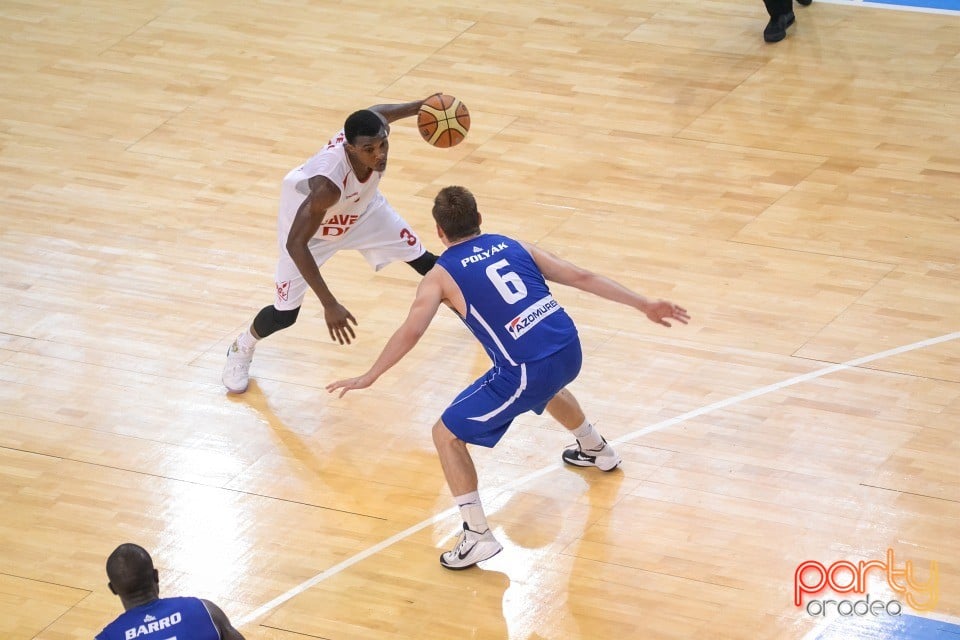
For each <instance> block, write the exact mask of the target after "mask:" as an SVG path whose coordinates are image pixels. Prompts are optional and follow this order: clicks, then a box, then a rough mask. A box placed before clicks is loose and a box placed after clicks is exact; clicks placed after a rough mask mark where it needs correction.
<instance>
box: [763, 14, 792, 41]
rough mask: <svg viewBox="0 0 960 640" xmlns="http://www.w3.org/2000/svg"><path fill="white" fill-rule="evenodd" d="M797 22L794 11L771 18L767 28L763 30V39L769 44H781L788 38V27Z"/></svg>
mask: <svg viewBox="0 0 960 640" xmlns="http://www.w3.org/2000/svg"><path fill="white" fill-rule="evenodd" d="M795 21H796V18H795V17H794V15H793V11H791V12H790V13H785V14H783V15H782V16H777V17H776V18H770V22H768V23H767V28H766V29H764V30H763V39H764V40H766V41H767V42H780V41H781V40H783V39H784V38H786V37H787V27H789V26H790V25H792V24H793V23H794V22H795Z"/></svg>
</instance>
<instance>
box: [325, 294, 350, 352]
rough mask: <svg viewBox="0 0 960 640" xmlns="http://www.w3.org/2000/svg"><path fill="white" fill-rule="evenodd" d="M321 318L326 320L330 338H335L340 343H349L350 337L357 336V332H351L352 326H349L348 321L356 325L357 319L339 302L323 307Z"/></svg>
mask: <svg viewBox="0 0 960 640" xmlns="http://www.w3.org/2000/svg"><path fill="white" fill-rule="evenodd" d="M323 318H324V320H326V321H327V329H329V330H330V339H331V340H336V341H337V342H339V343H340V344H350V339H351V338H356V337H357V334H355V333H354V332H353V327H351V326H350V322H353V324H354V326H356V324H357V319H356V318H354V317H353V314H352V313H350V312H349V311H347V308H346V307H345V306H343V305H342V304H340V303H339V302H338V303H336V304H333V305H330V306H329V307H324V308H323Z"/></svg>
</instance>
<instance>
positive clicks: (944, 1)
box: [863, 0, 960, 12]
mask: <svg viewBox="0 0 960 640" xmlns="http://www.w3.org/2000/svg"><path fill="white" fill-rule="evenodd" d="M863 3H864V4H865V5H870V4H892V5H896V6H901V7H921V8H924V9H941V10H945V11H958V12H960V0H863Z"/></svg>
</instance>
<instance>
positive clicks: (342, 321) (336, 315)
mask: <svg viewBox="0 0 960 640" xmlns="http://www.w3.org/2000/svg"><path fill="white" fill-rule="evenodd" d="M338 200H340V189H339V188H338V187H337V185H335V184H333V182H331V181H330V180H329V179H327V178H325V177H323V176H314V177H313V178H310V195H309V196H308V197H307V199H306V201H304V203H303V204H302V205H301V206H300V210H299V211H297V215H296V217H295V218H294V219H293V224H292V225H291V226H290V234H289V235H288V236H287V253H289V254H290V257H291V258H292V259H293V263H294V264H295V265H297V270H299V271H300V275H302V276H303V279H304V280H306V281H307V284H308V285H309V286H310V288H311V289H313V292H314V293H315V294H317V298H319V299H320V304H322V305H323V316H324V319H325V320H326V321H327V329H329V330H330V339H331V340H336V341H337V342H339V343H340V344H344V343H346V344H350V339H351V338H354V337H356V334H355V333H354V332H353V327H351V326H350V324H349V323H350V322H353V324H354V325H356V324H357V320H356V318H354V317H353V314H351V313H350V312H349V311H347V308H346V307H344V306H343V305H342V304H340V303H339V302H338V301H337V299H336V298H335V297H334V295H333V293H331V292H330V288H329V287H328V286H327V283H326V282H325V281H324V279H323V276H321V275H320V268H319V267H318V266H317V261H316V260H314V259H313V254H311V253H310V248H309V245H308V243H309V242H310V238H312V237H313V236H315V235H316V233H317V230H318V229H320V225H321V224H322V223H323V217H324V216H325V215H326V214H327V209H329V208H330V207H332V206H333V205H335V204H336V203H337V201H338Z"/></svg>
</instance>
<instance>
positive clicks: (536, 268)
mask: <svg viewBox="0 0 960 640" xmlns="http://www.w3.org/2000/svg"><path fill="white" fill-rule="evenodd" d="M433 217H434V220H436V222H437V233H438V234H439V236H440V240H441V241H442V242H443V244H444V246H446V250H445V251H444V252H443V254H442V255H441V256H440V258H439V259H438V260H437V263H436V267H434V269H432V270H431V271H430V272H429V273H427V275H426V276H424V278H423V281H422V282H421V283H420V286H419V288H418V289H417V295H416V298H415V299H414V301H413V304H412V305H411V307H410V312H409V314H408V316H407V319H406V320H405V321H404V323H403V324H402V325H401V326H400V328H399V329H397V331H396V332H395V333H394V334H393V336H392V337H391V338H390V340H389V341H388V342H387V344H386V346H385V347H384V348H383V351H382V352H381V354H380V356H379V357H378V358H377V360H376V361H375V362H374V364H373V366H371V367H370V370H369V371H367V372H366V373H364V374H363V375H362V376H358V377H356V378H350V379H346V380H339V381H337V382H334V383H332V384H330V385H328V386H327V390H328V391H330V392H333V391H336V390H338V389H339V390H340V396H341V397H342V396H343V394H345V393H346V392H347V391H350V390H351V389H363V388H366V387H369V386H370V385H371V384H373V383H374V381H376V379H377V378H379V377H380V376H381V375H382V374H383V373H384V372H385V371H386V370H387V369H389V368H390V367H392V366H393V365H395V364H396V363H397V362H399V361H400V359H401V358H402V357H403V356H404V355H406V354H407V352H408V351H410V349H412V348H413V346H414V345H415V344H416V343H417V341H418V340H419V339H420V337H421V336H422V335H423V333H424V331H426V329H427V326H429V324H430V321H431V320H432V319H433V316H434V315H435V314H436V312H437V309H438V308H439V307H440V305H441V304H446V305H448V306H450V307H451V308H453V309H454V310H455V311H456V312H457V313H458V314H459V315H460V317H461V318H462V319H463V321H464V322H465V323H466V325H467V327H468V328H469V329H470V330H471V331H472V332H473V334H474V335H475V336H476V337H477V339H478V340H479V341H480V342H481V343H482V344H483V346H484V348H485V349H486V351H487V353H488V354H489V355H490V358H491V359H492V360H493V367H492V368H491V369H490V370H489V371H488V372H487V373H486V374H485V375H484V376H483V377H481V378H479V379H478V380H476V381H475V382H474V383H473V384H471V385H470V386H469V387H467V388H466V389H464V390H463V391H462V392H461V393H460V395H458V396H457V397H456V399H455V400H454V401H453V403H452V404H451V405H450V406H449V407H447V409H446V410H445V411H444V412H443V415H442V416H441V417H440V420H439V421H438V422H437V423H436V424H435V425H434V427H433V442H434V445H435V446H436V448H437V453H438V454H439V457H440V464H441V466H442V467H443V473H444V476H445V477H446V479H447V484H448V485H449V487H450V491H451V492H452V493H453V495H454V499H455V500H456V502H457V505H458V506H459V508H460V514H461V515H462V517H463V534H462V535H461V537H460V540H459V541H458V543H457V545H456V546H455V547H454V548H453V549H452V550H450V551H447V552H445V553H443V554H442V555H441V556H440V564H442V565H443V566H444V567H447V568H448V569H465V568H466V567H469V566H472V565H474V564H476V563H477V562H481V561H483V560H486V559H488V558H491V557H493V556H494V555H496V554H497V553H499V552H500V550H501V549H502V548H503V547H501V545H500V543H499V542H497V540H496V538H494V536H493V533H492V532H491V531H490V527H489V526H488V525H487V518H486V515H485V514H484V511H483V506H482V505H481V503H480V496H479V494H478V492H477V471H476V468H475V467H474V464H473V460H472V459H471V458H470V453H469V451H468V450H467V444H475V445H481V446H485V447H492V446H494V445H495V444H496V443H497V442H498V441H499V440H500V438H501V437H502V436H503V434H504V433H505V432H506V430H507V428H508V427H509V426H510V423H511V422H512V421H513V419H514V418H516V417H517V416H518V415H520V414H522V413H524V412H527V411H534V412H536V413H542V412H543V410H544V409H546V410H547V412H549V413H550V415H551V416H553V417H554V418H555V419H556V420H557V421H558V422H560V424H562V425H563V426H564V427H566V428H567V429H568V430H570V431H571V432H572V433H573V435H574V436H575V437H576V439H577V444H576V445H574V446H573V447H571V448H568V449H566V450H564V452H563V454H562V458H563V461H564V462H566V463H568V464H572V465H575V466H579V467H597V468H598V469H600V470H602V471H611V470H613V469H614V468H616V467H617V465H619V464H620V456H619V455H618V454H617V452H616V451H614V450H613V447H611V446H610V445H609V444H607V442H606V440H604V439H603V437H602V436H601V435H600V434H599V433H597V431H596V430H595V429H594V428H593V425H592V424H590V422H589V421H588V420H587V418H586V416H585V415H584V413H583V410H582V409H581V408H580V405H579V403H578V402H577V400H576V398H574V397H573V394H571V393H570V392H569V391H568V390H567V389H566V386H567V385H568V384H570V383H571V382H572V381H573V380H574V379H575V378H576V377H577V374H578V373H579V372H580V364H581V358H582V356H581V352H580V338H579V336H578V335H577V328H576V326H574V324H573V321H572V320H571V319H570V317H569V316H568V315H567V313H566V312H565V311H564V310H563V307H561V306H560V304H559V303H558V302H557V301H556V300H555V299H554V298H553V295H552V294H551V293H550V289H549V288H548V287H547V283H546V280H551V281H553V282H558V283H560V284H565V285H569V286H572V287H576V288H578V289H582V290H584V291H587V292H589V293H593V294H595V295H598V296H600V297H602V298H606V299H608V300H613V301H614V302H620V303H622V304H625V305H629V306H631V307H634V308H636V309H638V310H639V311H640V312H642V313H643V314H645V315H646V316H647V318H649V319H650V320H651V321H653V322H656V323H658V324H661V325H663V326H666V327H669V326H670V323H669V322H668V321H669V320H676V321H677V322H681V323H683V324H686V323H687V321H688V320H689V319H690V318H689V316H688V315H687V311H686V310H685V309H684V308H682V307H679V306H677V305H675V304H673V303H672V302H667V301H666V300H650V299H648V298H646V297H644V296H642V295H640V294H638V293H634V292H633V291H631V290H629V289H627V288H626V287H624V286H622V285H620V284H618V283H616V282H614V281H613V280H610V279H609V278H606V277H604V276H601V275H598V274H595V273H592V272H590V271H587V270H586V269H582V268H580V267H578V266H576V265H574V264H571V263H569V262H567V261H565V260H562V259H560V258H558V257H556V256H554V255H552V254H550V253H547V252H546V251H543V250H542V249H538V248H537V247H535V246H533V245H529V244H526V243H523V242H520V241H518V240H514V239H513V238H508V237H506V236H500V235H494V234H488V233H483V232H481V231H480V213H479V211H478V210H477V202H476V200H475V199H474V197H473V194H471V193H470V192H469V191H468V190H467V189H464V188H463V187H446V188H444V189H442V190H441V191H440V193H439V194H437V197H436V198H435V200H434V204H433Z"/></svg>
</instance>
